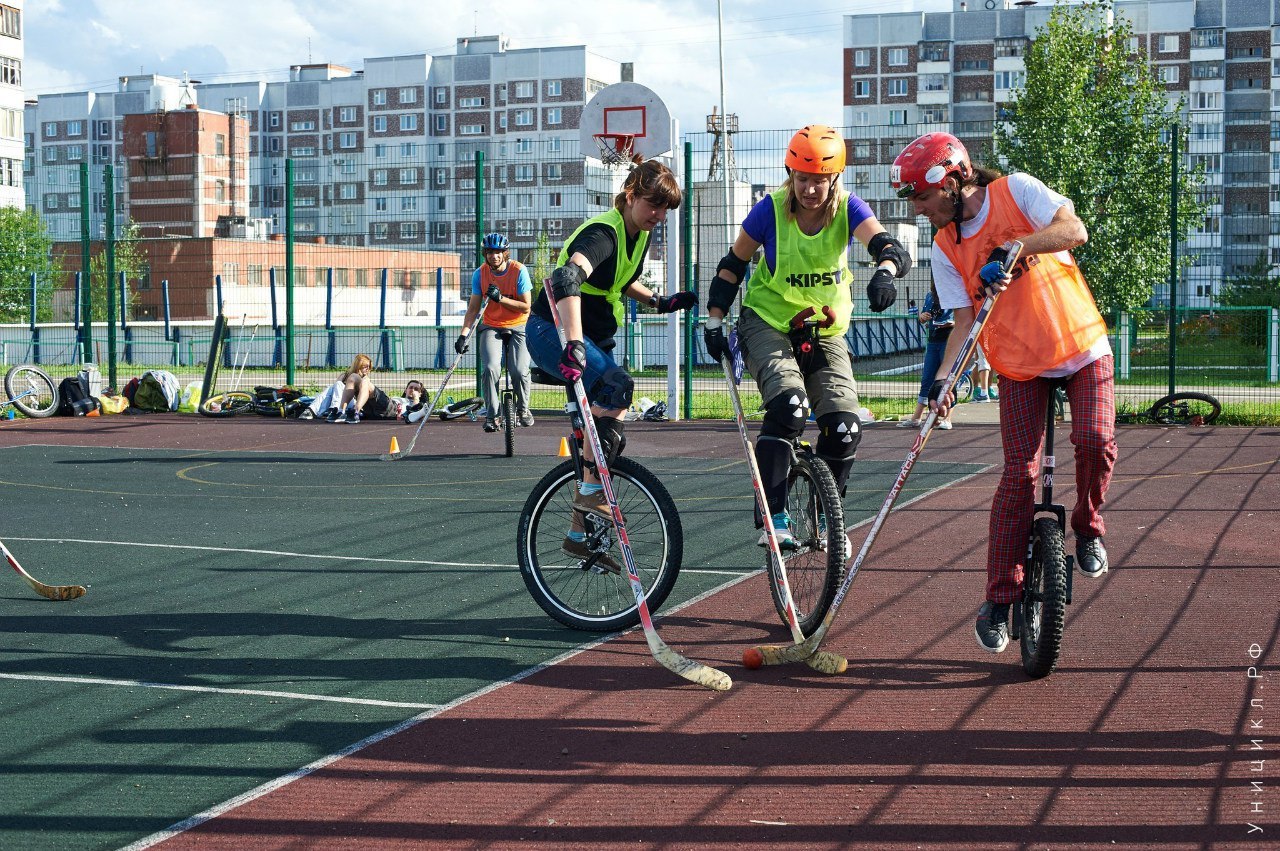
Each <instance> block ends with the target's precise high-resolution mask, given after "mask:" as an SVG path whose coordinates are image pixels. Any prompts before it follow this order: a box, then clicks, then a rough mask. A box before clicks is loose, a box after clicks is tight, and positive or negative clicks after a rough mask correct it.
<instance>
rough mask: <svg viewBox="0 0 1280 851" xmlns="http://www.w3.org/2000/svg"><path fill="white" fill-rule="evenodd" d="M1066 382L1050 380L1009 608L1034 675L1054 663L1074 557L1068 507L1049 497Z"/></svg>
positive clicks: (1027, 666) (1068, 599)
mask: <svg viewBox="0 0 1280 851" xmlns="http://www.w3.org/2000/svg"><path fill="white" fill-rule="evenodd" d="M1064 386H1065V383H1064V382H1062V381H1061V380H1055V381H1053V384H1052V389H1051V391H1050V393H1049V402H1048V405H1047V410H1046V413H1045V426H1044V450H1043V453H1042V462H1041V463H1042V467H1041V471H1040V487H1041V498H1040V502H1038V503H1036V505H1035V509H1034V511H1033V519H1032V525H1031V537H1030V539H1029V540H1028V541H1027V558H1026V567H1025V569H1024V571H1023V588H1022V599H1021V600H1018V601H1017V602H1015V603H1014V607H1013V635H1012V637H1013V638H1017V639H1018V641H1019V643H1020V645H1021V647H1022V669H1023V670H1024V671H1026V673H1027V676H1029V677H1032V678H1033V679H1040V678H1041V677H1047V676H1049V674H1052V673H1053V670H1054V668H1055V667H1057V665H1058V655H1059V653H1060V652H1061V649H1062V633H1063V627H1064V625H1065V623H1066V617H1067V606H1068V605H1069V604H1070V603H1071V575H1072V572H1073V566H1074V562H1075V557H1074V556H1072V555H1068V554H1067V551H1066V534H1067V509H1066V507H1065V506H1062V505H1060V504H1058V503H1055V502H1054V501H1053V471H1054V469H1055V467H1056V459H1055V458H1054V454H1053V436H1054V427H1055V425H1056V423H1057V413H1058V409H1059V405H1060V404H1061V401H1060V400H1061V393H1062V388H1063V387H1064Z"/></svg>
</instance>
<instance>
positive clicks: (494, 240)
mask: <svg viewBox="0 0 1280 851" xmlns="http://www.w3.org/2000/svg"><path fill="white" fill-rule="evenodd" d="M480 247H481V248H483V249H484V250H485V251H506V250H507V249H508V248H510V247H511V240H509V239H507V238H506V237H505V236H503V235H502V234H500V233H490V234H486V235H485V238H484V241H483V242H481V243H480Z"/></svg>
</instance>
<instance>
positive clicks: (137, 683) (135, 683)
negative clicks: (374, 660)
mask: <svg viewBox="0 0 1280 851" xmlns="http://www.w3.org/2000/svg"><path fill="white" fill-rule="evenodd" d="M0 679H4V680H29V681H32V682H40V683H78V684H84V685H97V686H127V687H129V688H158V689H169V690H171V691H198V692H204V693H208V694H248V695H258V696H260V697H284V698H289V699H290V700H319V701H325V702H327V703H358V704H360V705H361V706H394V707H399V708H401V709H436V708H438V707H439V706H440V704H438V703H403V702H401V701H397V700H368V699H364V698H359V697H333V696H330V695H327V694H301V693H299V692H292V691H262V690H259V689H247V688H215V687H213V686H180V685H175V684H172V683H149V682H145V681H143V680H108V679H100V678H98V677H53V676H44V675H38V674H0Z"/></svg>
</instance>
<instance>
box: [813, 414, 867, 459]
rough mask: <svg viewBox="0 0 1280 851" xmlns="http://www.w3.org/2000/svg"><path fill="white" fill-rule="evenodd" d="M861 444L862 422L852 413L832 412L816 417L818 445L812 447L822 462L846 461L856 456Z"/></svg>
mask: <svg viewBox="0 0 1280 851" xmlns="http://www.w3.org/2000/svg"><path fill="white" fill-rule="evenodd" d="M861 442H862V420H860V419H858V415H857V414H855V413H853V412H852V411H833V412H832V413H830V414H823V415H822V416H820V417H818V444H817V446H816V447H814V448H815V449H816V450H817V452H818V456H819V457H820V458H822V459H823V460H824V461H848V460H851V459H852V458H853V457H854V456H855V455H857V454H858V444H859V443H861Z"/></svg>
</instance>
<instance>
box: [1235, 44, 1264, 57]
mask: <svg viewBox="0 0 1280 851" xmlns="http://www.w3.org/2000/svg"><path fill="white" fill-rule="evenodd" d="M1227 58H1228V59H1260V58H1262V48H1261V47H1233V48H1231V52H1230V53H1229V54H1228V55H1227Z"/></svg>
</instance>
